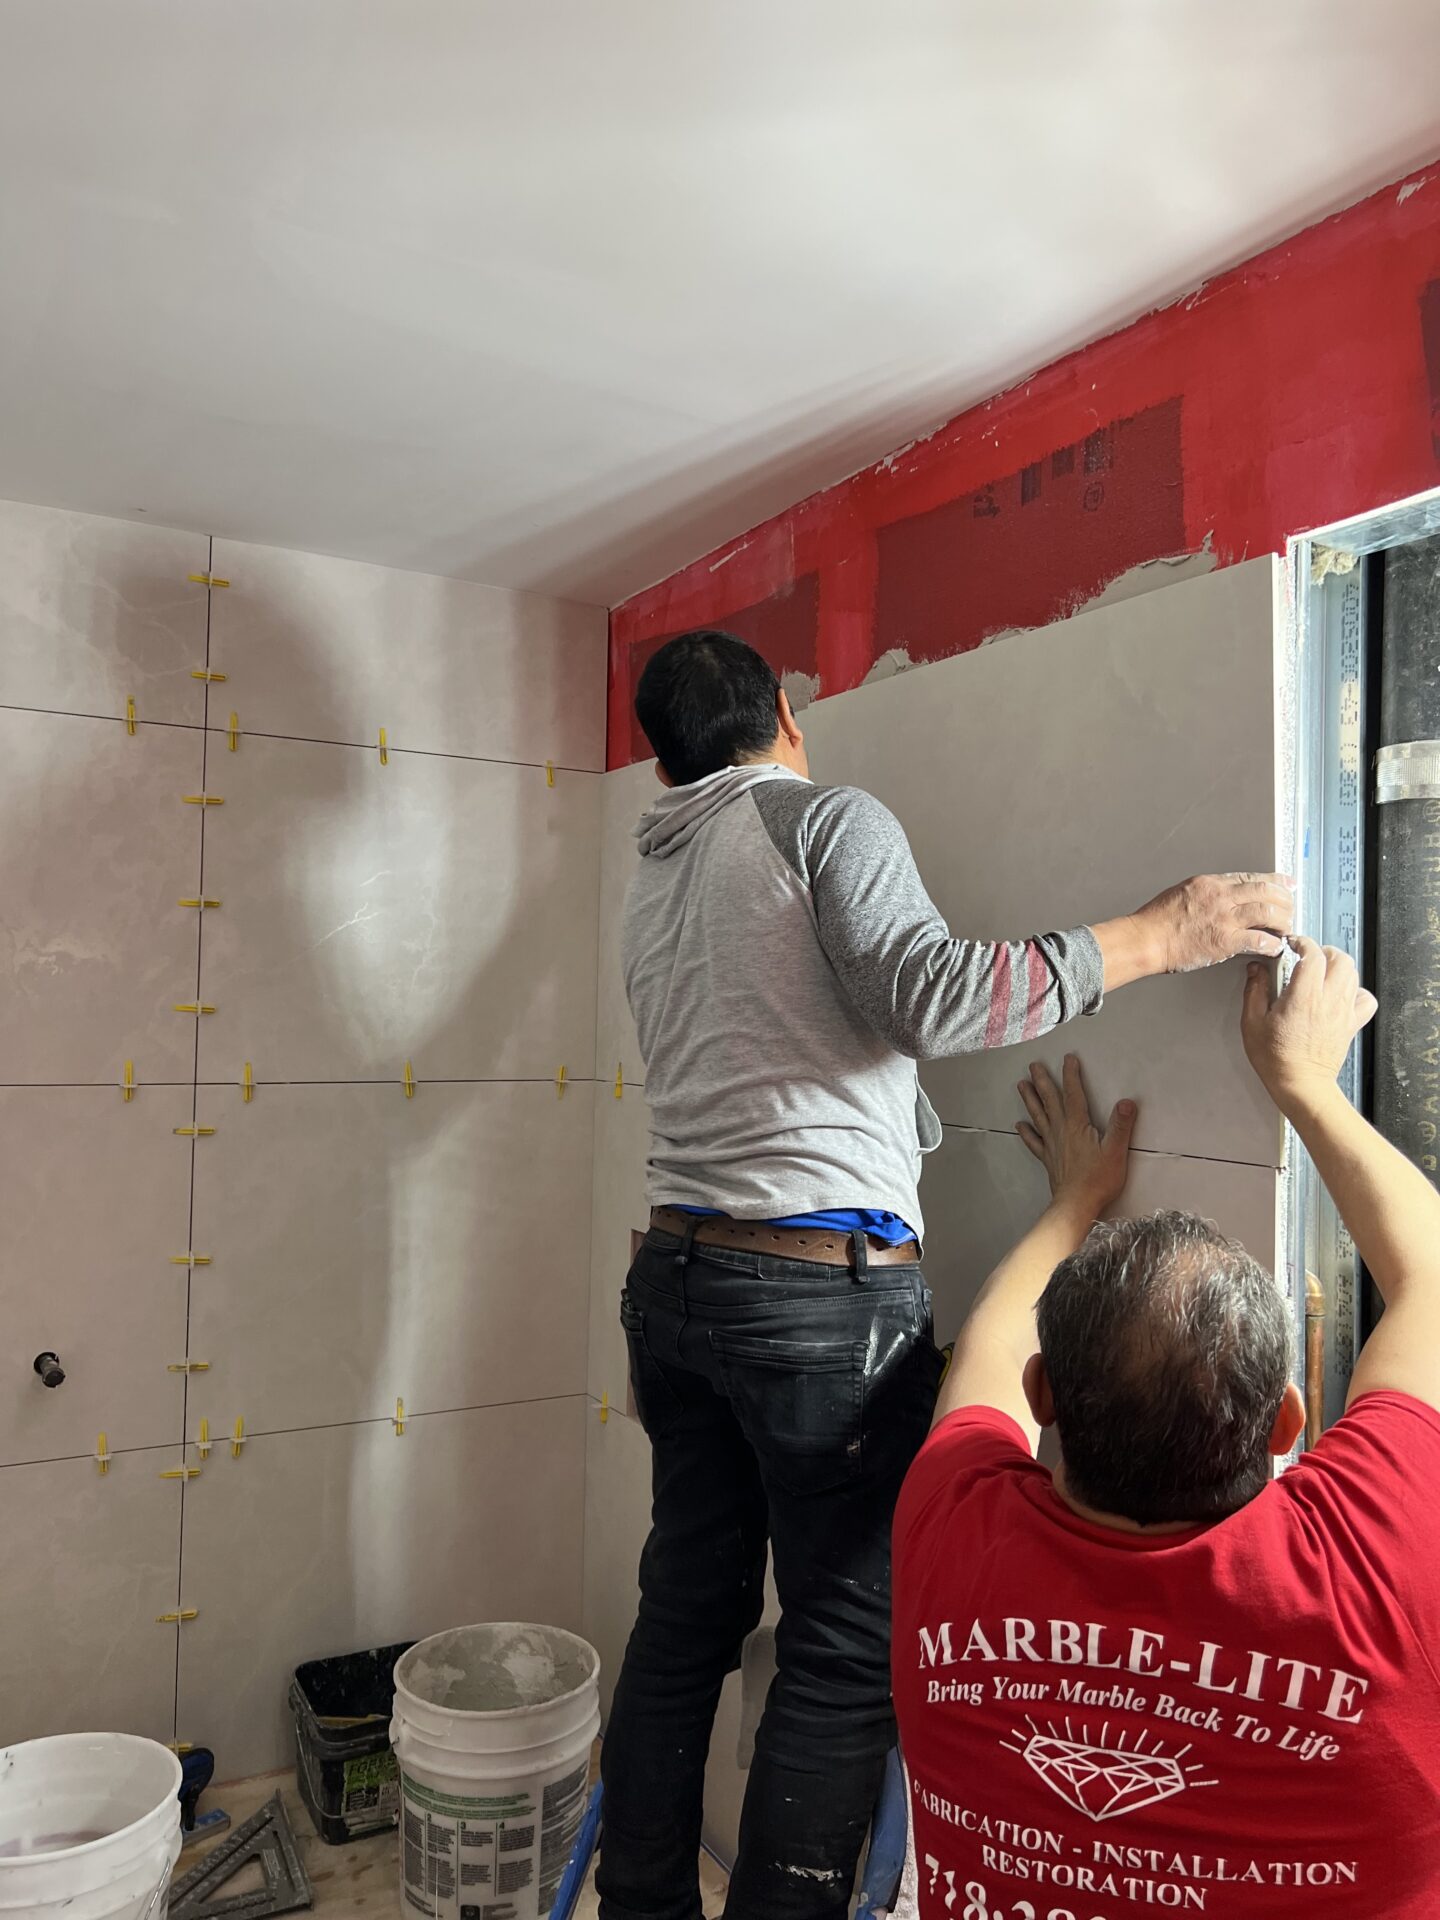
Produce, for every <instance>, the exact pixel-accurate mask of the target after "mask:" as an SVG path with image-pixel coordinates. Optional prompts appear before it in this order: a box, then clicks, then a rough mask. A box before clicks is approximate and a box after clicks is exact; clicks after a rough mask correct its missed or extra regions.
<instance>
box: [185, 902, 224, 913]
mask: <svg viewBox="0 0 1440 1920" xmlns="http://www.w3.org/2000/svg"><path fill="white" fill-rule="evenodd" d="M180 904H181V906H182V907H198V908H199V909H200V911H201V912H202V913H203V912H204V911H205V909H206V908H207V907H218V906H219V905H220V902H219V901H218V900H200V899H191V900H182V901H181V902H180Z"/></svg>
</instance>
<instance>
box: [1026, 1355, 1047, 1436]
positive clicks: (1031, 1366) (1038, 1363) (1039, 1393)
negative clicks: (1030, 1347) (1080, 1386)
mask: <svg viewBox="0 0 1440 1920" xmlns="http://www.w3.org/2000/svg"><path fill="white" fill-rule="evenodd" d="M1021 1385H1022V1386H1023V1387H1024V1389H1025V1398H1026V1400H1027V1401H1028V1402H1029V1403H1030V1411H1031V1413H1032V1414H1033V1415H1034V1416H1035V1424H1036V1426H1037V1427H1053V1426H1054V1424H1055V1396H1054V1395H1053V1394H1052V1393H1051V1391H1050V1376H1049V1374H1048V1373H1047V1372H1046V1371H1045V1362H1044V1360H1043V1359H1042V1358H1041V1356H1040V1355H1039V1354H1038V1353H1032V1354H1031V1356H1030V1358H1029V1359H1028V1360H1027V1361H1026V1362H1025V1371H1024V1373H1023V1374H1022V1375H1021Z"/></svg>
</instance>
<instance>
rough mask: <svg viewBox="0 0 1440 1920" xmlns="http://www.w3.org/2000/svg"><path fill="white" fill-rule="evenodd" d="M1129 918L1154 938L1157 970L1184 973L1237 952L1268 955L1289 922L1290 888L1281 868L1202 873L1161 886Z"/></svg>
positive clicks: (1274, 952) (1281, 945)
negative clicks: (1280, 871)
mask: <svg viewBox="0 0 1440 1920" xmlns="http://www.w3.org/2000/svg"><path fill="white" fill-rule="evenodd" d="M1134 918H1135V919H1136V920H1137V921H1138V922H1139V923H1140V925H1141V926H1142V928H1143V929H1144V930H1145V932H1146V933H1147V934H1148V935H1149V936H1150V938H1151V939H1152V940H1153V942H1154V945H1155V956H1156V960H1157V962H1158V964H1157V966H1156V968H1155V971H1156V972H1157V973H1190V972H1192V971H1193V970H1194V969H1195V968H1197V967H1213V966H1217V965H1218V964H1219V963H1220V962H1221V961H1222V960H1233V959H1235V957H1236V956H1237V955H1238V954H1242V953H1263V954H1266V955H1268V956H1269V958H1271V959H1272V960H1273V959H1275V958H1276V957H1277V956H1278V955H1279V954H1281V953H1283V952H1284V951H1285V935H1286V934H1288V933H1289V931H1290V929H1291V928H1292V927H1293V926H1294V924H1295V887H1294V883H1293V881H1291V880H1288V879H1287V878H1286V877H1285V875H1284V874H1282V873H1202V874H1200V875H1198V876H1197V877H1196V878H1195V879H1193V880H1182V881H1181V883H1180V885H1179V886H1178V887H1167V888H1166V889H1165V891H1164V893H1160V894H1157V895H1156V896H1155V898H1154V899H1153V900H1151V901H1149V902H1148V903H1147V904H1146V905H1145V906H1143V907H1141V908H1140V910H1139V911H1138V912H1137V913H1136V914H1135V915H1134Z"/></svg>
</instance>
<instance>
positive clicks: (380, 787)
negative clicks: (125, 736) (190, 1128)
mask: <svg viewBox="0 0 1440 1920" xmlns="http://www.w3.org/2000/svg"><path fill="white" fill-rule="evenodd" d="M212 758H213V756H212ZM219 759H220V762H221V765H220V766H219V767H218V768H217V769H216V770H215V771H214V773H213V776H212V785H214V786H215V787H216V789H217V791H219V792H221V793H223V796H224V799H225V805H224V808H223V809H222V810H220V811H219V812H218V813H217V814H216V815H215V817H214V819H212V820H209V821H207V826H206V848H205V885H206V891H207V893H211V894H214V895H216V896H218V897H220V898H221V899H222V900H223V901H224V906H223V908H222V910H221V911H220V912H218V913H214V914H207V916H206V926H205V945H204V991H205V999H206V1001H207V1002H210V1003H213V1004H214V1005H215V1006H216V1008H217V1012H216V1014H215V1016H214V1017H213V1018H211V1019H207V1020H206V1021H205V1024H204V1029H203V1031H202V1034H201V1054H200V1073H201V1078H202V1079H218V1080H227V1081H232V1082H233V1081H236V1080H238V1079H239V1077H240V1073H241V1069H242V1066H243V1063H244V1062H245V1061H247V1060H249V1061H250V1062H252V1063H253V1067H254V1072H255V1076H256V1078H257V1079H261V1080H365V1079H376V1078H388V1079H390V1080H398V1079H399V1078H400V1077H401V1076H402V1074H403V1072H404V1066H405V1062H406V1061H407V1060H410V1061H412V1062H413V1064H414V1070H415V1073H416V1075H417V1076H418V1077H419V1078H420V1079H421V1080H425V1079H490V1078H505V1079H530V1078H534V1079H544V1080H551V1079H553V1077H554V1075H555V1072H556V1069H557V1068H558V1067H559V1066H561V1065H562V1064H564V1065H565V1066H566V1067H567V1069H568V1072H569V1074H570V1076H571V1077H572V1078H583V1077H585V1073H586V1063H587V1062H588V1061H589V1060H591V1059H592V1058H593V1057H594V1045H595V937H596V936H595V915H596V871H597V859H598V844H599V843H598V830H599V784H600V783H599V780H598V778H597V777H596V776H595V775H593V774H573V773H557V774H556V776H555V785H554V786H553V787H549V786H547V785H546V782H545V776H544V774H543V773H542V772H538V771H537V770H536V769H534V768H530V767H514V766H500V765H494V764H490V763H486V762H481V761H469V760H454V759H443V758H435V757H431V756H427V755H421V754H401V753H392V754H391V755H390V761H389V765H388V766H382V765H381V764H380V761H379V756H378V754H377V753H371V752H366V751H362V750H360V749H357V748H353V747H336V746H320V745H314V744H311V743H308V742H297V741H290V740H263V739H253V738H251V737H249V736H247V737H246V738H245V739H244V740H243V742H242V744H241V747H240V751H239V752H238V753H235V754H230V753H228V752H227V753H222V754H221V755H220V756H219Z"/></svg>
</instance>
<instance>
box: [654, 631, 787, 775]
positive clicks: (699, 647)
mask: <svg viewBox="0 0 1440 1920" xmlns="http://www.w3.org/2000/svg"><path fill="white" fill-rule="evenodd" d="M779 691H780V682H779V681H778V680H777V679H776V678H775V675H774V672H773V671H772V669H771V667H770V665H769V663H768V662H767V661H765V660H762V659H761V657H760V655H759V654H758V653H756V651H755V649H754V648H753V647H747V646H746V644H745V642H744V641H743V640H737V639H736V638H735V636H734V634H733V633H722V632H721V631H720V630H719V629H718V628H716V627H700V628H697V629H696V630H695V632H693V633H682V634H680V635H679V637H678V638H677V639H674V640H667V641H666V643H665V645H664V646H663V647H661V649H660V651H659V652H658V653H657V654H655V655H654V656H653V657H652V658H651V659H650V660H649V661H648V662H647V663H646V667H645V671H644V672H643V673H642V674H641V676H640V684H639V686H638V687H637V688H636V689H635V717H636V719H637V720H638V721H639V722H640V725H641V726H642V727H643V728H644V730H645V738H646V739H647V740H648V741H649V742H650V745H651V746H652V747H653V748H654V750H655V758H656V759H657V760H658V761H659V762H660V764H661V766H662V767H664V769H665V771H666V773H668V774H669V776H670V778H671V779H672V780H673V781H674V782H675V784H676V786H677V787H688V786H689V785H690V783H691V781H692V780H703V779H704V778H705V776H706V774H707V773H718V772H719V771H720V769H721V767H733V766H734V765H735V764H736V762H737V761H738V760H740V759H742V758H743V757H744V756H745V755H747V754H753V753H763V752H764V751H765V749H766V747H768V746H770V745H772V743H773V742H774V739H775V736H776V734H777V733H778V732H779V731H780V723H779V720H778V719H777V718H776V713H775V696H776V694H777V693H778V692H779Z"/></svg>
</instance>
